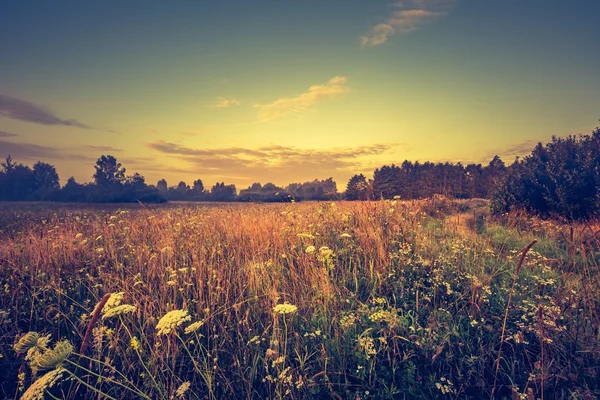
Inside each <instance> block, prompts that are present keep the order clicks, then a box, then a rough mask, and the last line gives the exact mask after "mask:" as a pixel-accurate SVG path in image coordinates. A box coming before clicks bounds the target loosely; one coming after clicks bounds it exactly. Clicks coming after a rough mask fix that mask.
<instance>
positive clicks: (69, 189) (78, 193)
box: [59, 177, 88, 202]
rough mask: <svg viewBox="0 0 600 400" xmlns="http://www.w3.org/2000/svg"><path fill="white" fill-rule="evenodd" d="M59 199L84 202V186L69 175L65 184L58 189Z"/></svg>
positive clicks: (86, 199) (85, 196)
mask: <svg viewBox="0 0 600 400" xmlns="http://www.w3.org/2000/svg"><path fill="white" fill-rule="evenodd" d="M59 196H60V197H59V198H60V200H62V201H66V202H84V201H88V198H87V193H86V187H85V186H84V185H80V184H79V183H77V182H76V181H75V178H73V177H70V178H69V179H68V180H67V183H66V185H65V186H64V187H63V188H62V189H61V191H60V195H59Z"/></svg>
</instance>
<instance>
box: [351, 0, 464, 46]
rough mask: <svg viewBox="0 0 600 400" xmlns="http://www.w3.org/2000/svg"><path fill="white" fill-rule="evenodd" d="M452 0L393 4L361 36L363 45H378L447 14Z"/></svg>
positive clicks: (408, 0)
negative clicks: (382, 16) (388, 10)
mask: <svg viewBox="0 0 600 400" xmlns="http://www.w3.org/2000/svg"><path fill="white" fill-rule="evenodd" d="M454 2H455V1H454V0H406V1H398V2H396V3H394V4H393V8H394V11H393V12H392V14H391V15H390V16H389V17H388V18H387V19H386V20H385V21H384V22H382V23H380V24H377V25H375V26H374V27H373V28H372V29H371V31H370V32H369V33H368V34H366V35H365V36H363V37H361V44H362V46H363V47H371V46H379V45H380V44H383V43H385V42H386V41H387V40H388V38H389V37H390V36H392V35H394V34H403V33H409V32H412V31H415V30H417V29H418V28H419V27H420V26H421V25H423V24H425V23H427V22H431V21H434V20H436V19H438V18H441V17H443V16H445V15H447V14H448V11H449V9H450V8H452V6H453V5H454Z"/></svg>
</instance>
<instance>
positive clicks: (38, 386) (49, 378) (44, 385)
mask: <svg viewBox="0 0 600 400" xmlns="http://www.w3.org/2000/svg"><path fill="white" fill-rule="evenodd" d="M64 372H65V370H64V368H57V369H54V370H52V371H50V372H48V373H46V374H45V375H44V376H42V377H41V378H39V379H38V380H36V381H35V382H33V383H32V384H31V386H29V389H27V391H26V392H25V393H23V396H21V400H41V399H43V398H44V393H45V392H46V390H47V389H50V388H51V387H52V386H54V384H56V382H58V381H59V379H60V378H61V377H62V375H63V373H64Z"/></svg>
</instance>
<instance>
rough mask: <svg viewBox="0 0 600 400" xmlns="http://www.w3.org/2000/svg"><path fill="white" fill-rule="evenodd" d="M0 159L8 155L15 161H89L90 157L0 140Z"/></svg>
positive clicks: (35, 145) (53, 148)
mask: <svg viewBox="0 0 600 400" xmlns="http://www.w3.org/2000/svg"><path fill="white" fill-rule="evenodd" d="M0 149H2V150H1V151H2V152H1V153H0V157H5V156H8V155H10V156H11V157H13V158H14V159H15V160H17V161H21V160H27V161H33V160H35V161H38V160H41V161H44V160H78V161H91V160H94V159H93V158H91V157H87V156H83V155H80V154H73V153H67V152H64V151H63V150H62V149H58V148H56V147H49V146H41V145H37V144H33V143H14V142H7V141H4V140H0Z"/></svg>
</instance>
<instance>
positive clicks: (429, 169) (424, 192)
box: [0, 155, 506, 203]
mask: <svg viewBox="0 0 600 400" xmlns="http://www.w3.org/2000/svg"><path fill="white" fill-rule="evenodd" d="M0 166H1V168H0V200H5V201H64V202H99V203H116V202H136V201H140V202H148V203H151V202H164V201H169V200H171V201H241V202H286V201H292V200H294V201H302V200H343V199H346V200H375V199H380V198H386V199H387V198H392V197H394V196H400V197H401V198H404V199H415V198H423V197H429V196H432V195H434V194H444V195H446V196H449V197H456V198H469V197H488V195H489V191H490V189H489V188H490V186H491V184H492V182H494V181H495V180H496V179H497V178H498V176H500V175H501V174H503V173H504V172H505V171H506V167H505V165H504V163H503V162H502V160H501V159H500V158H499V157H497V156H496V157H494V159H493V160H492V161H491V162H490V163H489V165H487V166H481V164H469V165H467V166H466V167H463V165H462V164H460V163H458V164H453V163H438V164H434V163H431V162H425V163H423V164H421V163H419V162H415V163H412V162H410V161H404V162H403V163H402V164H401V166H396V165H394V164H392V165H391V166H387V165H386V166H383V167H381V168H378V169H376V170H375V172H374V176H373V179H367V178H366V177H365V176H364V175H363V174H357V175H354V176H353V177H352V178H350V180H349V182H348V184H347V189H346V191H345V192H343V193H340V192H339V191H338V188H337V184H336V182H335V181H334V180H333V179H332V178H328V179H323V180H319V179H315V180H313V181H308V182H303V183H300V182H299V183H291V184H289V185H287V186H283V187H281V186H277V185H275V184H273V183H270V182H269V183H266V184H264V185H263V184H261V183H259V182H256V183H253V184H252V185H250V186H249V187H248V188H246V189H242V190H240V191H239V193H238V191H237V189H236V187H235V185H233V184H226V183H225V182H218V183H216V184H215V185H214V186H212V188H210V189H207V188H205V187H204V184H203V182H202V180H201V179H196V180H194V181H193V183H192V185H188V184H187V183H186V182H184V181H181V182H179V183H178V184H177V185H175V186H169V185H168V183H167V181H166V180H165V179H161V180H159V181H158V182H157V184H156V185H149V184H147V183H146V180H145V178H144V177H143V176H142V175H140V174H139V173H137V172H136V173H134V174H133V175H127V174H126V169H125V168H124V167H123V166H122V165H121V163H120V162H118V160H117V159H116V158H115V157H114V156H111V155H103V156H101V157H100V158H98V160H97V161H96V164H95V165H94V170H95V172H94V175H93V181H92V182H90V183H78V182H77V181H76V180H75V179H74V178H73V177H71V178H69V179H68V180H67V182H66V184H65V185H64V186H62V187H61V185H60V179H59V176H58V173H57V172H56V168H55V167H54V166H53V165H51V164H48V163H45V162H42V161H38V162H36V163H35V164H34V165H33V167H32V168H30V167H29V166H27V165H23V164H20V163H17V162H15V161H14V160H13V159H12V158H11V157H10V156H8V157H7V158H6V160H5V161H4V162H1V163H0Z"/></svg>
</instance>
